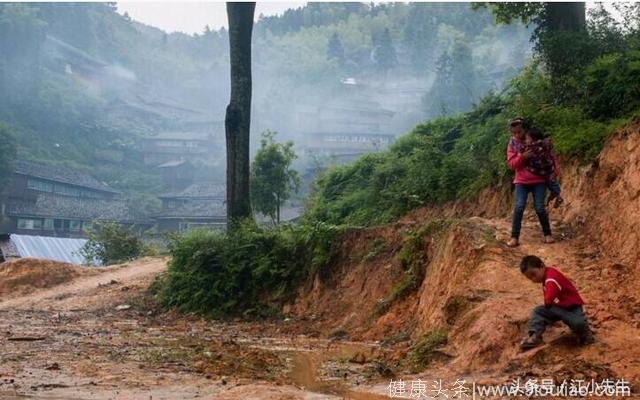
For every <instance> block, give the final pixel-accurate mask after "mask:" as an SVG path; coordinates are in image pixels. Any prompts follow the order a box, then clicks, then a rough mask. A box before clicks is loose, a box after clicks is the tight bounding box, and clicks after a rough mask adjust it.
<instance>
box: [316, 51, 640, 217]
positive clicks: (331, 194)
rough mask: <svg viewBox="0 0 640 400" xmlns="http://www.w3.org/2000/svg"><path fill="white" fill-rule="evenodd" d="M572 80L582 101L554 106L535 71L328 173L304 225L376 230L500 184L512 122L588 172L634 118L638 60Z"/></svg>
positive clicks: (607, 61) (606, 65)
mask: <svg viewBox="0 0 640 400" xmlns="http://www.w3.org/2000/svg"><path fill="white" fill-rule="evenodd" d="M584 71H586V72H585V73H584V75H585V77H582V75H583V72H584ZM574 72H575V73H574V74H573V75H571V76H570V77H567V79H572V80H574V81H573V82H571V83H570V85H571V86H572V87H574V88H575V89H576V90H577V92H576V93H579V92H580V90H582V89H580V88H585V89H584V90H583V91H584V92H585V93H587V95H585V99H586V100H583V99H582V98H581V97H580V96H578V95H576V96H573V97H572V98H571V101H570V102H569V101H567V102H565V103H564V104H558V103H557V101H558V99H557V96H556V95H557V93H555V92H554V88H553V86H554V85H553V83H552V82H551V79H550V78H549V77H548V75H547V74H546V72H545V70H544V69H543V68H541V67H540V66H539V65H538V64H535V63H534V64H532V65H530V66H528V67H527V68H525V69H524V70H523V72H522V73H521V74H520V75H519V76H518V77H516V78H514V79H513V80H512V81H511V82H510V84H509V85H508V87H507V88H506V89H505V90H504V91H503V93H501V94H489V95H488V96H486V97H485V98H484V99H482V100H481V101H480V103H479V104H477V105H476V106H475V107H474V109H473V110H472V111H470V112H468V113H466V114H459V115H456V116H452V117H441V118H436V119H432V120H430V121H428V122H426V123H423V124H421V125H418V126H417V127H416V128H414V129H413V131H411V132H410V133H408V134H407V135H404V136H402V137H400V138H398V140H397V141H396V142H395V143H394V144H393V145H392V146H391V147H390V148H389V149H388V150H387V151H385V152H382V153H376V154H368V155H365V156H363V157H361V158H360V159H358V160H356V161H355V162H354V163H353V164H351V165H342V166H338V167H334V168H332V169H330V170H329V171H327V172H325V173H324V175H322V176H321V177H320V178H319V179H317V181H316V183H315V187H314V190H313V192H312V195H311V197H310V200H309V203H308V209H307V212H306V216H305V219H306V220H307V221H324V222H328V223H331V224H338V225H339V224H351V225H365V226H367V225H375V224H380V223H386V222H389V221H392V220H394V219H397V218H398V217H399V216H401V215H403V214H405V213H407V212H408V211H410V210H412V209H414V208H417V207H420V206H422V205H429V204H437V203H442V202H445V201H449V200H453V199H460V198H465V197H468V196H472V195H474V194H476V193H478V191H479V190H480V189H482V188H484V187H487V186H491V185H500V184H503V183H505V182H506V181H507V180H508V179H509V178H510V175H511V172H510V171H509V170H508V169H507V167H506V162H505V149H506V144H507V142H508V140H509V136H510V135H509V131H508V129H507V123H508V121H509V120H510V119H511V118H513V117H514V116H515V115H522V116H524V117H525V118H527V119H528V120H530V121H531V123H532V124H533V125H534V126H536V127H538V128H539V129H541V130H542V131H543V132H544V133H546V134H548V135H550V136H551V138H552V139H553V142H554V146H555V149H556V152H557V153H558V155H560V156H561V157H562V158H563V159H573V160H577V161H579V162H582V163H588V162H591V161H592V160H593V159H594V158H595V157H596V156H597V154H598V153H599V152H600V150H601V149H602V145H603V144H604V141H605V140H606V138H607V137H608V135H609V134H610V133H611V132H612V131H613V130H614V129H615V128H616V127H619V126H621V125H623V124H624V123H625V122H626V121H628V120H629V118H630V117H631V116H632V115H633V113H634V111H636V110H638V108H640V79H638V78H639V77H640V76H638V74H640V52H636V51H628V52H626V53H624V55H609V56H605V57H602V58H600V59H598V60H596V61H595V62H594V63H593V64H592V65H590V66H588V67H586V69H577V70H576V71H574ZM609 87H611V89H609ZM578 89H580V90H578ZM572 90H573V89H572ZM611 104H612V106H611V107H610V106H609V105H611ZM614 111H615V112H614Z"/></svg>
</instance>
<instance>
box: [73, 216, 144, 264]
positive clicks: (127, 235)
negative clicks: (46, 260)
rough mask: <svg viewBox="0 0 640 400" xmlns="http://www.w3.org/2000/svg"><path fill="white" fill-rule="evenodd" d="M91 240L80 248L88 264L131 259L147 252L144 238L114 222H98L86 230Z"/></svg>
mask: <svg viewBox="0 0 640 400" xmlns="http://www.w3.org/2000/svg"><path fill="white" fill-rule="evenodd" d="M86 233H87V235H88V237H89V240H87V243H85V245H84V246H83V247H82V248H81V249H80V255H81V256H82V257H84V259H85V262H87V263H88V264H91V263H93V262H94V261H96V260H97V261H99V262H100V263H101V264H102V265H111V264H119V263H123V262H127V261H131V260H133V259H135V258H137V257H140V256H142V255H143V254H144V253H145V245H144V243H143V242H142V240H141V239H140V238H139V237H138V235H136V234H135V233H134V232H132V231H131V230H130V229H126V228H123V227H121V226H120V225H117V224H115V223H112V222H96V223H94V224H93V227H92V228H91V230H90V231H88V232H86Z"/></svg>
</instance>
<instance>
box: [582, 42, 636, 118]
mask: <svg viewBox="0 0 640 400" xmlns="http://www.w3.org/2000/svg"><path fill="white" fill-rule="evenodd" d="M584 103H585V104H584V108H585V111H586V112H587V114H589V116H591V117H593V118H596V119H604V118H610V117H619V116H621V115H625V114H628V113H629V112H631V111H633V110H635V109H637V108H638V106H640V51H639V50H630V51H628V52H624V53H612V54H607V55H604V56H602V57H600V58H598V59H597V60H596V61H595V62H594V63H593V64H591V65H590V66H589V67H588V68H587V69H586V71H585V94H584Z"/></svg>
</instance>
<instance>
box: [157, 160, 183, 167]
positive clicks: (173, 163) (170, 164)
mask: <svg viewBox="0 0 640 400" xmlns="http://www.w3.org/2000/svg"><path fill="white" fill-rule="evenodd" d="M181 165H191V163H190V162H189V160H173V161H168V162H166V163H164V164H160V165H158V168H172V167H179V166H181Z"/></svg>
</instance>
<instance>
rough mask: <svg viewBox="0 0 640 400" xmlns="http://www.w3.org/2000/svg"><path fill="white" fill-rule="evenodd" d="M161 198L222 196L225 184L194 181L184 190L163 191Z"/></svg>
mask: <svg viewBox="0 0 640 400" xmlns="http://www.w3.org/2000/svg"><path fill="white" fill-rule="evenodd" d="M159 197H160V198H161V199H163V198H164V199H172V198H185V199H188V198H222V199H224V198H225V197H226V186H225V185H223V184H219V183H210V182H202V183H194V184H193V185H191V186H188V187H187V188H186V189H184V190H180V191H175V192H169V193H164V194H161V195H160V196H159Z"/></svg>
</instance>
